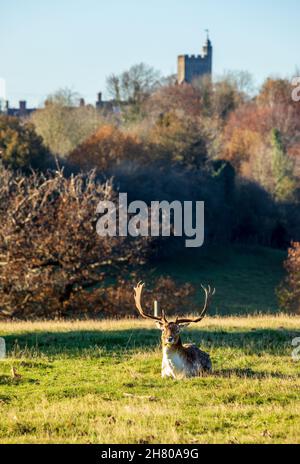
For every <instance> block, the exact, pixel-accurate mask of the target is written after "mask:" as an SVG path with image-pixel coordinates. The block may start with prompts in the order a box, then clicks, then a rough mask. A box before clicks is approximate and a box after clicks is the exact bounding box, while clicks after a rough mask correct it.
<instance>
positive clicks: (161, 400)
mask: <svg viewBox="0 0 300 464" xmlns="http://www.w3.org/2000/svg"><path fill="white" fill-rule="evenodd" d="M0 336H2V337H5V340H6V344H7V348H8V357H7V358H6V359H4V360H0V412H1V421H0V442H1V443H173V442H177V443H279V442H282V443H291V442H294V443H300V361H293V360H292V357H291V353H292V350H293V347H292V345H291V342H292V339H293V338H295V337H297V336H298V337H299V336H300V317H288V316H286V315H278V316H264V317H239V318H238V317H236V318H234V317H228V318H220V317H213V318H207V319H205V320H204V321H203V322H202V323H201V324H199V325H198V326H197V327H193V328H190V329H187V331H186V333H185V334H184V335H183V339H184V341H187V340H192V341H195V342H197V343H198V344H200V345H201V347H202V348H203V349H205V350H207V351H209V352H210V354H211V357H212V361H213V367H214V372H213V373H212V374H210V375H208V376H205V377H202V378H194V379H186V380H180V381H179V380H178V381H174V380H171V379H164V380H163V379H161V377H160V362H161V353H160V348H159V336H160V335H159V333H158V331H157V330H156V329H154V328H153V326H152V324H151V323H150V322H148V321H138V320H135V321H132V320H122V321H97V322H94V321H82V322H33V323H30V322H20V323H0ZM12 367H15V369H16V371H17V373H18V374H20V375H21V378H13V376H12V374H11V368H12Z"/></svg>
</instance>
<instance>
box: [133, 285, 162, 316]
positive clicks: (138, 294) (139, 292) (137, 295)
mask: <svg viewBox="0 0 300 464" xmlns="http://www.w3.org/2000/svg"><path fill="white" fill-rule="evenodd" d="M144 285H145V284H144V283H142V282H139V283H138V284H137V286H136V287H134V301H135V305H136V308H137V310H138V312H139V313H140V315H141V316H142V317H143V318H145V319H154V320H155V321H160V322H162V321H163V322H167V319H166V316H165V313H164V311H162V312H161V313H162V315H161V316H160V317H159V316H152V315H151V314H147V313H145V312H144V310H143V308H142V305H141V295H142V291H143V287H144Z"/></svg>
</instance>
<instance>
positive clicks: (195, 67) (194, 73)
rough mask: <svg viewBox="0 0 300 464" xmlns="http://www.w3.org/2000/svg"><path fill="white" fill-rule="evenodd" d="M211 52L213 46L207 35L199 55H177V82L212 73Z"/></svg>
mask: <svg viewBox="0 0 300 464" xmlns="http://www.w3.org/2000/svg"><path fill="white" fill-rule="evenodd" d="M212 54H213V47H212V45H211V41H210V40H209V37H208V35H207V39H206V42H205V44H204V46H203V48H202V54H201V55H179V56H178V75H177V80H178V83H179V84H183V83H184V82H188V83H192V81H193V80H194V79H196V78H197V77H201V76H205V75H209V76H211V74H212Z"/></svg>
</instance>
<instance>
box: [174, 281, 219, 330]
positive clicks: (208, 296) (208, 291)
mask: <svg viewBox="0 0 300 464" xmlns="http://www.w3.org/2000/svg"><path fill="white" fill-rule="evenodd" d="M201 287H202V288H203V290H204V293H205V300H204V306H203V309H202V311H201V313H200V316H198V317H195V318H186V319H180V318H179V317H176V320H175V324H183V323H186V322H200V321H201V320H202V319H203V318H204V316H205V314H206V312H207V309H208V306H209V303H210V300H211V298H212V296H213V295H214V294H215V293H216V289H215V288H213V289H211V288H210V285H208V287H207V288H206V287H204V286H203V285H201Z"/></svg>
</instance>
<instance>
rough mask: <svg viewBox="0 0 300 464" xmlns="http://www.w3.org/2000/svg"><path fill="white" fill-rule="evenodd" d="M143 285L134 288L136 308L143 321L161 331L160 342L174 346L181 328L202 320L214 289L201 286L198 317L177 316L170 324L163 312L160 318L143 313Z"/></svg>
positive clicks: (140, 283) (139, 284)
mask: <svg viewBox="0 0 300 464" xmlns="http://www.w3.org/2000/svg"><path fill="white" fill-rule="evenodd" d="M144 285H145V284H144V283H142V282H139V283H138V284H137V286H136V287H134V300H135V305H136V308H137V310H138V312H139V314H140V315H141V316H142V317H143V318H144V319H152V320H154V321H155V322H156V325H157V327H158V328H160V330H161V331H162V341H163V343H164V344H165V345H176V344H177V343H178V341H179V337H180V332H181V330H182V329H183V327H186V326H188V325H189V324H191V323H192V322H194V323H196V322H200V321H201V320H202V319H203V318H204V316H205V314H206V312H207V309H208V307H209V303H210V300H211V297H212V296H213V295H214V294H215V289H211V287H210V286H208V287H207V288H206V287H204V286H203V285H201V287H202V288H203V290H204V294H205V299H204V305H203V308H202V310H201V311H200V314H199V316H198V317H194V318H180V317H178V316H177V317H176V319H175V321H174V322H171V321H168V320H167V318H166V314H165V312H164V311H163V310H162V312H161V316H152V315H151V314H148V313H145V311H144V310H143V308H142V304H141V296H142V291H143V287H144Z"/></svg>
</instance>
